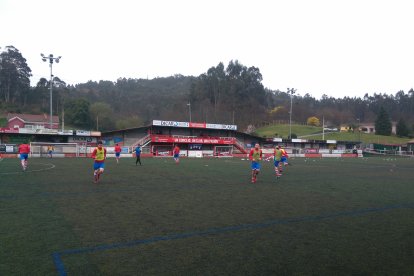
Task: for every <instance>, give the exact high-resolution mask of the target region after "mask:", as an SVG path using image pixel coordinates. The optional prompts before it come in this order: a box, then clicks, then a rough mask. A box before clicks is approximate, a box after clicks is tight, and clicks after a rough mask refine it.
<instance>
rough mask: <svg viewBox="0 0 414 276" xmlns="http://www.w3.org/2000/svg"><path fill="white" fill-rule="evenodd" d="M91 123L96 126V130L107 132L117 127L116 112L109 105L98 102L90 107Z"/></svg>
mask: <svg viewBox="0 0 414 276" xmlns="http://www.w3.org/2000/svg"><path fill="white" fill-rule="evenodd" d="M89 111H90V115H91V121H92V123H93V124H94V125H96V130H101V131H106V130H112V129H114V127H115V123H114V112H113V110H112V108H111V106H110V105H109V104H107V103H103V102H97V103H93V104H92V105H91V106H90V107H89Z"/></svg>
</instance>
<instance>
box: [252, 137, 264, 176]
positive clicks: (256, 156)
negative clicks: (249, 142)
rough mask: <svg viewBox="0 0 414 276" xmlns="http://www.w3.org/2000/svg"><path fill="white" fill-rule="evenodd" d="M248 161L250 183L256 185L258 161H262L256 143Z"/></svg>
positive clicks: (258, 170) (258, 146)
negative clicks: (250, 168) (250, 176)
mask: <svg viewBox="0 0 414 276" xmlns="http://www.w3.org/2000/svg"><path fill="white" fill-rule="evenodd" d="M249 159H250V160H251V161H252V165H251V167H252V183H256V180H257V175H258V174H259V172H260V161H261V160H262V150H261V149H260V145H259V144H258V143H256V144H255V145H254V148H253V149H251V150H250V154H249Z"/></svg>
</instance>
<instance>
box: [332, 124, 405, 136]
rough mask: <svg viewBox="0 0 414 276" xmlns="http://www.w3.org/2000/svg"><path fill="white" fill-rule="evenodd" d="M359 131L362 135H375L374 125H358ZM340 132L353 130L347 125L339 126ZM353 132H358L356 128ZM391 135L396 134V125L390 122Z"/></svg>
mask: <svg viewBox="0 0 414 276" xmlns="http://www.w3.org/2000/svg"><path fill="white" fill-rule="evenodd" d="M359 130H360V131H361V132H363V133H375V123H361V124H360V125H359ZM340 131H341V132H352V131H353V129H352V127H351V126H349V125H343V126H341V130H340ZM355 131H358V127H357V128H356V129H355ZM391 133H392V134H396V133H397V123H395V122H392V128H391Z"/></svg>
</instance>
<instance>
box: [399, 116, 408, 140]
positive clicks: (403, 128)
mask: <svg viewBox="0 0 414 276" xmlns="http://www.w3.org/2000/svg"><path fill="white" fill-rule="evenodd" d="M409 133H410V130H409V129H408V126H407V124H406V123H405V121H404V119H403V118H400V120H399V121H398V123H397V136H399V137H406V136H408V134H409Z"/></svg>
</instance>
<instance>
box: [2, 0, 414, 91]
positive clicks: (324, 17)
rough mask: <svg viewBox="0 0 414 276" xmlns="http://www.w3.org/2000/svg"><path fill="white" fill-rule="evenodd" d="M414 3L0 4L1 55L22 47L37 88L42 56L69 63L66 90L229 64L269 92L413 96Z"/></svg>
mask: <svg viewBox="0 0 414 276" xmlns="http://www.w3.org/2000/svg"><path fill="white" fill-rule="evenodd" d="M413 11H414V1H411V0H392V1H391V0H389V1H385V0H346V1H345V0H343V1H339V0H289V1H287V0H254V1H253V0H251V1H247V0H208V1H207V0H204V1H203V0H151V1H148V0H146V1H143V0H135V1H134V0H130V1H129V0H117V1H114V0H111V1H107V0H96V1H95V0H59V1H56V0H36V1H33V0H0V47H2V49H3V48H4V47H5V46H8V45H13V46H15V47H16V48H17V49H18V50H20V52H21V53H22V54H23V56H24V57H25V58H26V59H27V62H28V65H29V67H30V68H31V69H32V73H33V79H32V82H33V83H36V82H37V80H38V79H39V78H41V77H46V78H49V74H50V72H49V67H48V64H46V63H43V62H42V60H41V57H40V53H44V54H46V55H48V54H51V53H52V54H54V55H55V56H62V59H61V62H60V63H59V64H55V65H54V66H53V72H54V75H56V76H58V77H59V78H61V79H62V80H64V81H65V82H66V83H68V84H76V83H83V82H86V81H88V80H93V81H99V80H110V81H116V79H117V78H119V77H126V78H150V79H151V78H155V77H167V76H171V75H174V74H182V75H193V76H198V75H200V74H202V73H205V72H206V71H207V70H208V69H209V68H210V67H212V66H216V65H217V64H218V63H219V62H223V63H224V65H225V66H227V64H228V63H229V61H231V60H238V61H239V62H240V63H241V64H243V65H245V66H247V67H250V66H255V67H258V68H259V69H260V71H261V73H262V75H263V84H264V86H266V87H268V88H270V89H273V90H276V89H280V90H282V91H286V88H287V87H294V88H296V89H297V92H298V93H299V94H301V95H304V94H305V93H309V94H311V95H312V96H314V97H316V98H320V97H321V95H322V94H326V95H328V96H333V97H343V96H357V97H363V96H364V94H365V93H368V94H370V95H371V94H373V93H387V94H395V93H396V92H398V91H399V90H403V91H405V92H408V90H409V89H410V88H414V38H413V37H414V35H413V33H414V23H413Z"/></svg>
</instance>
